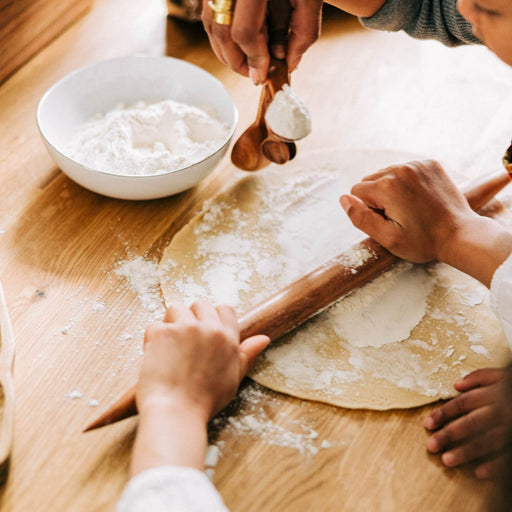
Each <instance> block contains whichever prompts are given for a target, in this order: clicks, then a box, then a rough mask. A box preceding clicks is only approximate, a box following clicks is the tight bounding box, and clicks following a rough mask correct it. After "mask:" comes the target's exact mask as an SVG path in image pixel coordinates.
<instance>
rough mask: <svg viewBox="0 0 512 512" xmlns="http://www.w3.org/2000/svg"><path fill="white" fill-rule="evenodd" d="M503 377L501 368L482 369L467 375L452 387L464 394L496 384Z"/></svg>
mask: <svg viewBox="0 0 512 512" xmlns="http://www.w3.org/2000/svg"><path fill="white" fill-rule="evenodd" d="M504 375H505V372H504V370H503V368H483V369H480V370H475V371H474V372H471V373H468V375H466V376H465V377H464V378H463V379H461V380H459V381H457V382H456V383H455V384H454V385H453V386H454V387H455V389H456V390H457V391H459V392H464V391H468V390H470V389H473V388H479V387H484V386H489V385H492V384H496V383H497V382H499V381H501V380H502V379H503V377H504Z"/></svg>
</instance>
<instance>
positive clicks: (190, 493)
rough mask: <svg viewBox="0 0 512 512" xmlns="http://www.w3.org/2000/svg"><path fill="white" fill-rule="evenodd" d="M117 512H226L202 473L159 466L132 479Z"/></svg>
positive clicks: (216, 493) (217, 494) (219, 498)
mask: <svg viewBox="0 0 512 512" xmlns="http://www.w3.org/2000/svg"><path fill="white" fill-rule="evenodd" d="M116 512H228V509H227V508H226V506H225V505H224V502H223V501H222V498H221V496H220V494H219V493H218V492H217V490H216V489H215V487H214V485H213V484H212V483H211V482H210V480H209V479H208V477H207V476H206V475H205V474H204V473H203V472H201V471H199V470H197V469H193V468H187V467H177V466H162V467H157V468H152V469H148V470H147V471H144V472H143V473H140V474H139V475H136V476H135V477H133V478H132V479H131V480H130V481H129V482H128V484H127V486H126V487H125V489H124V491H123V494H122V496H121V499H120V500H119V502H118V504H117V508H116Z"/></svg>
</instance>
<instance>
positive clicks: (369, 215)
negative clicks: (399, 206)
mask: <svg viewBox="0 0 512 512" xmlns="http://www.w3.org/2000/svg"><path fill="white" fill-rule="evenodd" d="M340 203H341V206H342V208H343V209H344V210H345V212H346V214H347V215H348V217H349V219H350V221H351V222H352V224H354V226H355V227H356V228H358V229H360V230H361V231H364V232H365V233H366V234H367V235H368V236H370V237H371V238H373V239H374V240H375V241H377V242H379V243H380V244H382V245H384V246H386V247H390V246H392V245H393V240H394V239H396V237H397V235H399V233H400V230H401V228H400V225H399V224H398V223H396V222H395V221H393V220H392V219H389V218H386V217H385V216H384V215H383V214H382V213H380V212H379V211H376V210H377V209H376V208H374V207H372V206H371V201H369V200H368V202H365V201H362V200H361V199H359V197H355V196H350V195H343V196H341V198H340Z"/></svg>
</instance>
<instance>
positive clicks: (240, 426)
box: [207, 384, 334, 465]
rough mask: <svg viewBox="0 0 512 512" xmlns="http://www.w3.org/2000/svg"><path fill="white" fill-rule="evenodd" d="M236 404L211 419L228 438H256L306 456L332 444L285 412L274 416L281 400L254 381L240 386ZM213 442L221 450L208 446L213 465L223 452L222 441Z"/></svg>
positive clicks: (280, 404)
mask: <svg viewBox="0 0 512 512" xmlns="http://www.w3.org/2000/svg"><path fill="white" fill-rule="evenodd" d="M235 403H236V409H237V410H236V412H235V413H234V414H232V415H229V414H227V413H223V414H221V415H220V416H219V417H217V418H215V419H214V420H213V422H212V424H213V427H214V428H215V427H220V428H221V429H222V432H225V433H227V434H228V435H229V436H230V437H237V436H243V437H246V436H247V437H251V438H256V439H258V440H260V441H262V442H263V443H265V444H267V445H269V446H277V447H281V448H289V449H292V450H296V451H297V452H299V453H300V454H301V455H309V456H314V455H316V454H317V453H318V452H319V451H320V450H321V449H326V448H330V447H332V446H334V445H333V443H331V442H330V441H328V440H326V439H324V440H320V438H319V437H320V436H319V434H318V432H317V431H316V430H314V429H312V428H311V427H309V426H308V425H307V424H305V423H304V422H303V421H300V420H296V419H293V418H291V417H290V416H289V415H288V414H286V413H284V412H278V413H277V415H276V416H274V415H273V414H272V411H274V410H275V411H278V410H279V408H280V407H281V406H282V402H281V401H280V400H279V399H278V398H276V397H275V396H273V395H270V394H269V392H268V391H263V388H261V387H260V386H258V385H257V384H251V385H249V386H247V387H245V388H243V389H242V390H241V391H240V392H239V393H238V395H237V398H236V399H235ZM216 445H217V446H218V447H219V448H220V452H219V451H214V452H213V453H211V447H210V449H209V452H208V454H207V455H209V456H208V457H207V460H210V462H211V461H212V459H213V460H214V461H215V464H216V463H217V460H218V457H219V454H221V453H222V448H223V442H222V441H221V442H220V443H216ZM219 445H220V446H219ZM214 446H215V445H214ZM210 465H214V464H211V463H210Z"/></svg>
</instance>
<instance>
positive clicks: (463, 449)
mask: <svg viewBox="0 0 512 512" xmlns="http://www.w3.org/2000/svg"><path fill="white" fill-rule="evenodd" d="M505 439H506V428H505V427H504V426H496V427H494V428H492V429H490V430H489V431H487V432H484V433H482V434H480V435H478V436H476V437H474V438H472V439H470V440H468V441H467V442H465V443H463V444H461V445H460V446H458V447H457V448H454V449H453V450H450V451H447V452H445V453H443V455H442V456H441V461H442V462H443V464H444V465H445V466H447V467H450V468H452V467H456V466H460V465H462V464H466V463H467V462H471V461H475V460H478V459H481V458H482V457H487V456H489V455H495V454H500V453H502V451H503V449H504V448H505ZM481 472H482V473H484V474H485V466H484V469H481Z"/></svg>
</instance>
